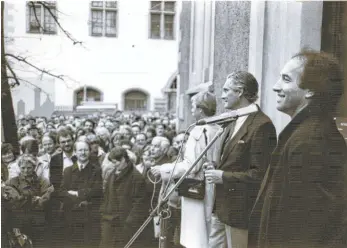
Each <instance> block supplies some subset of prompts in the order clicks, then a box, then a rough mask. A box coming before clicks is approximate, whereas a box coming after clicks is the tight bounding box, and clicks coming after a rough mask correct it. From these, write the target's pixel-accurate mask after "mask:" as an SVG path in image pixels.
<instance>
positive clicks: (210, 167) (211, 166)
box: [202, 161, 215, 171]
mask: <svg viewBox="0 0 347 248" xmlns="http://www.w3.org/2000/svg"><path fill="white" fill-rule="evenodd" d="M202 168H203V169H204V170H205V171H206V170H214V168H215V164H214V163H213V162H211V161H207V162H205V163H204V164H203V165H202Z"/></svg>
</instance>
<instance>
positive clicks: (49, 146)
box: [35, 134, 56, 182]
mask: <svg viewBox="0 0 347 248" xmlns="http://www.w3.org/2000/svg"><path fill="white" fill-rule="evenodd" d="M42 146H43V150H44V154H43V155H41V156H40V157H38V164H37V166H36V168H35V173H36V175H37V176H38V177H39V178H44V179H45V180H47V181H48V182H49V181H50V168H49V166H50V162H51V157H52V155H53V154H54V153H55V152H56V141H55V137H54V136H52V135H51V134H46V135H44V136H43V138H42Z"/></svg>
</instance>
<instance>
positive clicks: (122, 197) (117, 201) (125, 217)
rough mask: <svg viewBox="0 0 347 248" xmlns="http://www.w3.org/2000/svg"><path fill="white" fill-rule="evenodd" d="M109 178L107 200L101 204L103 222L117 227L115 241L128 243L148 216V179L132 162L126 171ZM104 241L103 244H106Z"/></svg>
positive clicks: (105, 198)
mask: <svg viewBox="0 0 347 248" xmlns="http://www.w3.org/2000/svg"><path fill="white" fill-rule="evenodd" d="M115 171H116V168H115V169H114V170H113V171H112V172H111V174H110V176H109V177H108V179H107V183H106V187H105V193H104V200H103V202H102V205H101V208H100V210H101V215H102V220H103V221H112V223H115V224H114V225H116V227H119V228H116V231H115V233H114V235H115V236H116V237H117V238H115V240H114V242H115V243H119V242H120V241H128V240H129V239H130V238H131V236H132V235H133V234H134V233H135V232H136V230H137V229H138V228H139V227H140V226H141V225H142V223H143V222H144V221H145V219H146V218H147V217H148V209H147V208H146V207H145V206H148V205H149V202H148V199H149V197H148V196H147V192H146V184H145V180H144V178H143V177H142V176H141V174H140V173H139V172H138V171H137V170H136V168H135V167H134V166H133V165H132V164H131V163H129V164H128V166H127V167H126V168H124V169H123V170H122V171H120V173H119V174H116V173H115ZM102 242H103V241H102Z"/></svg>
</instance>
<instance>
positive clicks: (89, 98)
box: [74, 87, 103, 106]
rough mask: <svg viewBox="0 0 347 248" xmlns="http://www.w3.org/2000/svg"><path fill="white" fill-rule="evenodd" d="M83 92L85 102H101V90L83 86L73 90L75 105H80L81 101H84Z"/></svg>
mask: <svg viewBox="0 0 347 248" xmlns="http://www.w3.org/2000/svg"><path fill="white" fill-rule="evenodd" d="M84 91H86V92H84ZM84 94H85V96H86V99H85V101H86V102H101V101H102V98H103V97H102V92H101V91H99V90H97V89H94V88H92V87H86V88H84V87H83V88H81V89H78V90H77V91H75V94H74V98H75V101H74V102H75V106H79V105H81V103H82V102H83V101H84Z"/></svg>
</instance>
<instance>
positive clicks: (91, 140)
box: [87, 134, 101, 145]
mask: <svg viewBox="0 0 347 248" xmlns="http://www.w3.org/2000/svg"><path fill="white" fill-rule="evenodd" d="M87 142H88V143H89V144H90V145H91V144H93V143H96V144H98V145H100V143H101V142H100V138H99V136H97V135H95V134H88V135H87Z"/></svg>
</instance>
